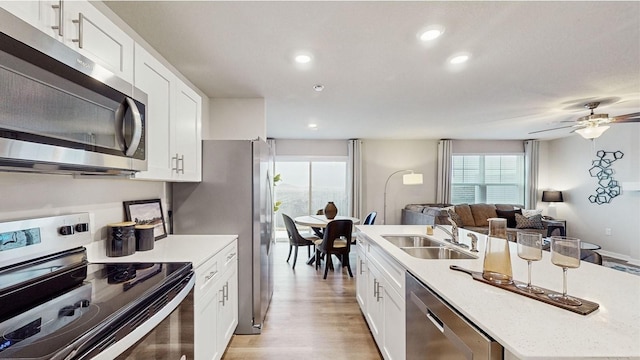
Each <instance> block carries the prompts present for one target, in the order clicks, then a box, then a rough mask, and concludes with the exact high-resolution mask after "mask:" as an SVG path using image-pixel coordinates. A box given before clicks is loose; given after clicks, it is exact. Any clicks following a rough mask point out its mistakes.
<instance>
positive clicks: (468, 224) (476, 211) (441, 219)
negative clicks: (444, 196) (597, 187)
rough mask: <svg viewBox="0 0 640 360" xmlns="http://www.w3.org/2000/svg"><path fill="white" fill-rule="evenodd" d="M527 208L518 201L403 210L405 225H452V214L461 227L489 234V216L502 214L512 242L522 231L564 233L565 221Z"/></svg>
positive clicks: (444, 205)
mask: <svg viewBox="0 0 640 360" xmlns="http://www.w3.org/2000/svg"><path fill="white" fill-rule="evenodd" d="M523 208H524V207H523V206H522V205H517V204H460V205H449V204H408V205H406V206H405V208H404V209H402V216H401V224H403V225H449V224H450V223H449V220H448V219H449V217H451V219H452V220H454V221H455V222H456V224H457V225H458V227H461V228H465V229H468V230H471V231H475V232H479V233H483V234H487V233H488V232H489V221H488V219H490V218H498V217H502V218H505V219H507V236H508V238H509V240H512V241H515V240H516V233H517V232H518V231H528V232H529V231H531V232H538V233H540V234H542V236H545V237H546V236H550V235H551V233H550V230H551V231H554V230H555V231H558V232H559V233H562V234H564V226H563V225H562V223H560V222H554V221H553V220H546V219H542V215H541V214H540V213H539V212H537V211H534V210H523ZM516 214H517V215H516Z"/></svg>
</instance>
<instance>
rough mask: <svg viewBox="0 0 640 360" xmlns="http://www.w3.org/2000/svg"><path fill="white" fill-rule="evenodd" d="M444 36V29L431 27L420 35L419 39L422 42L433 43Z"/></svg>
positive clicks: (437, 26)
mask: <svg viewBox="0 0 640 360" xmlns="http://www.w3.org/2000/svg"><path fill="white" fill-rule="evenodd" d="M442 34H444V27H442V26H440V25H431V26H428V27H426V28H424V29H422V31H420V32H419V33H418V39H420V41H431V40H435V39H437V38H439V37H440V36H441V35H442Z"/></svg>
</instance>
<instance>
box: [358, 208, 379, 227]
mask: <svg viewBox="0 0 640 360" xmlns="http://www.w3.org/2000/svg"><path fill="white" fill-rule="evenodd" d="M376 216H378V213H377V212H376V211H372V212H370V213H369V215H367V217H366V218H364V222H362V225H373V223H374V222H376Z"/></svg>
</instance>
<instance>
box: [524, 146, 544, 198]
mask: <svg viewBox="0 0 640 360" xmlns="http://www.w3.org/2000/svg"><path fill="white" fill-rule="evenodd" d="M539 151H540V141H538V140H527V141H525V142H524V189H525V191H524V206H525V208H527V209H535V208H536V206H537V205H538V163H539V161H540V159H539V158H540V155H539Z"/></svg>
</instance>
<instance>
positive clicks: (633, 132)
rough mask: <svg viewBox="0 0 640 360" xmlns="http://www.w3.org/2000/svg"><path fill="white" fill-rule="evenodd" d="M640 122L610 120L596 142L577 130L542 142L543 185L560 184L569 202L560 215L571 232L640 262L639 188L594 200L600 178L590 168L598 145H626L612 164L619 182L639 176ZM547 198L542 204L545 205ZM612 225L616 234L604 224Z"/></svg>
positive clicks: (556, 186)
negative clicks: (602, 201) (608, 232)
mask: <svg viewBox="0 0 640 360" xmlns="http://www.w3.org/2000/svg"><path fill="white" fill-rule="evenodd" d="M639 140H640V124H619V125H614V126H611V128H610V129H609V130H607V131H606V132H605V133H604V134H603V135H602V136H601V137H600V138H598V139H596V140H595V141H594V142H591V141H589V140H585V139H583V138H582V137H580V136H578V135H577V134H576V135H572V136H569V137H566V138H562V139H557V140H552V141H548V142H545V144H543V146H542V147H541V166H540V178H539V188H540V189H553V190H561V191H562V193H563V196H564V202H563V203H558V204H557V205H556V212H557V217H558V218H562V219H566V220H567V230H568V235H569V236H575V237H578V238H580V239H583V240H585V241H588V242H591V243H595V244H599V245H601V246H602V251H600V252H601V253H602V254H604V255H610V256H615V257H619V258H622V259H627V260H629V261H631V262H633V263H636V264H640V191H625V189H624V187H623V188H622V195H620V196H618V197H615V198H613V199H612V201H611V203H609V204H604V205H597V204H592V203H591V202H590V201H589V200H588V198H589V196H590V195H592V194H595V191H596V188H597V187H598V180H597V179H596V178H593V177H591V176H590V174H589V169H590V168H591V167H592V161H593V160H595V159H597V157H596V151H598V150H605V151H618V150H620V151H622V152H623V153H624V157H623V158H622V159H620V160H618V161H616V162H614V163H613V164H612V165H611V168H613V169H614V174H613V175H612V176H613V178H614V179H615V180H617V181H618V182H620V183H627V182H640V141H639ZM546 206H547V204H546V203H539V207H541V208H543V207H544V208H546ZM607 228H609V229H611V235H606V234H605V229H607Z"/></svg>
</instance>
